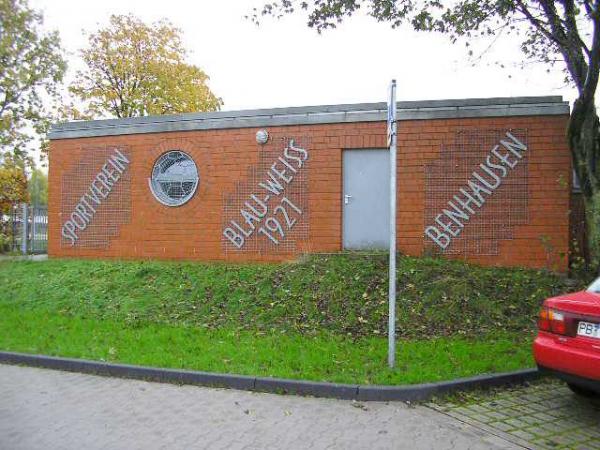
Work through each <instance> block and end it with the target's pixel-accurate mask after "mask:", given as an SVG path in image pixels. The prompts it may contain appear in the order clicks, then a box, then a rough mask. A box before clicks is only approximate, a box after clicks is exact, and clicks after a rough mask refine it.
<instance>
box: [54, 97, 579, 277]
mask: <svg viewBox="0 0 600 450" xmlns="http://www.w3.org/2000/svg"><path fill="white" fill-rule="evenodd" d="M386 110H387V107H386V105H385V104H383V103H373V104H357V105H335V106H316V107H301V108H285V109H283V108H282V109H271V110H253V111H234V112H215V113H194V114H183V115H175V116H160V117H143V118H133V119H118V120H117V119H115V120H101V121H89V122H73V123H67V124H61V125H57V126H55V127H54V128H53V129H52V131H51V134H50V138H51V146H50V163H49V164H50V167H49V211H48V212H49V224H50V225H49V254H50V256H51V257H91V258H161V259H191V260H227V261H257V260H258V261H278V260H286V259H292V258H294V257H296V256H297V255H299V254H302V253H306V252H340V251H343V250H355V249H370V248H385V247H386V246H387V242H386V236H387V235H386V233H387V228H386V226H387V225H386V224H387V222H386V217H389V216H388V215H389V197H388V195H389V193H388V192H386V187H387V186H389V171H388V169H387V168H389V157H388V152H387V150H386V138H387V136H386V122H385V120H386ZM568 114H569V106H568V104H567V103H566V102H563V101H562V99H561V98H560V97H524V98H491V99H467V100H440V101H424V102H400V103H398V118H399V121H398V160H397V180H398V181H397V183H398V192H397V210H398V213H397V240H398V242H397V245H398V250H399V251H400V252H402V253H405V254H409V255H423V254H442V255H447V256H449V257H452V258H461V259H466V260H469V261H472V262H477V263H480V264H484V265H506V266H527V267H548V268H552V269H555V270H560V271H565V270H566V269H567V261H568V248H569V200H570V185H571V163H570V156H569V151H568V147H567V143H566V138H565V129H566V125H567V120H568ZM265 132H266V133H265ZM259 141H260V143H259ZM263 141H265V142H263Z"/></svg>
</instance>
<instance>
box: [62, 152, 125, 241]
mask: <svg viewBox="0 0 600 450" xmlns="http://www.w3.org/2000/svg"><path fill="white" fill-rule="evenodd" d="M128 166H129V159H128V158H127V157H126V156H125V155H124V154H123V153H121V152H120V151H119V150H118V149H114V152H113V154H112V155H111V156H110V157H109V158H108V159H107V160H106V163H104V165H103V166H102V167H101V169H100V172H98V174H97V175H96V176H95V177H94V179H93V180H92V182H91V183H90V186H89V188H88V190H87V191H86V192H85V193H84V194H83V195H82V196H81V199H80V200H79V202H78V203H77V205H75V208H74V211H73V212H72V213H71V216H70V217H69V219H68V220H67V221H66V222H65V223H64V224H63V226H62V235H63V237H64V238H65V239H67V240H69V241H70V243H71V246H73V245H75V242H77V240H78V239H79V233H80V232H82V231H84V230H85V229H86V228H87V227H88V225H89V224H90V223H91V222H92V220H93V218H94V215H95V214H96V211H97V210H98V208H99V207H100V205H101V204H102V203H103V202H104V201H105V200H106V199H107V198H108V196H109V195H110V193H111V192H112V190H113V188H114V186H115V185H116V183H117V182H118V181H119V179H120V178H121V175H123V173H124V172H125V171H126V170H127V167H128Z"/></svg>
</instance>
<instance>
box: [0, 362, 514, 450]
mask: <svg viewBox="0 0 600 450" xmlns="http://www.w3.org/2000/svg"><path fill="white" fill-rule="evenodd" d="M100 448H106V449H138V448H139V449H142V448H143V449H159V448H165V449H191V448H210V449H259V448H260V449H263V448H273V449H275V448H277V449H279V448H281V449H296V448H302V449H309V448H314V449H326V448H331V449H352V448H356V449H369V450H370V449H386V448H394V449H405V448H406V449H411V450H416V449H433V448H435V449H439V450H442V449H457V450H466V449H500V448H504V449H510V448H518V447H515V446H514V445H513V444H511V443H509V442H508V441H506V440H504V439H501V438H499V437H496V436H494V435H492V434H488V433H485V432H483V431H480V430H478V429H477V428H475V427H472V426H470V425H466V424H464V423H463V422H461V421H459V420H456V419H453V418H451V417H449V416H447V415H445V414H441V413H439V412H436V411H434V410H432V409H429V408H426V407H422V406H417V407H410V406H408V405H406V404H404V403H387V404H386V403H373V402H369V403H364V404H362V403H356V402H350V401H342V400H331V399H317V398H304V397H295V396H279V395H273V394H257V393H250V392H241V391H234V390H223V389H209V388H200V387H193V386H174V385H168V384H159V383H147V382H142V381H133V380H122V379H116V378H103V377H96V376H91V375H83V374H76V373H66V372H58V371H52V370H45V369H35V368H28V367H16V366H8V365H1V364H0V449H10V450H17V449H85V450H92V449H100Z"/></svg>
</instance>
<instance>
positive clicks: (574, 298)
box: [544, 291, 600, 316]
mask: <svg viewBox="0 0 600 450" xmlns="http://www.w3.org/2000/svg"><path fill="white" fill-rule="evenodd" d="M544 304H545V305H546V306H548V307H550V308H556V309H560V310H562V311H568V312H572V313H577V314H584V315H591V316H600V294H596V293H594V292H588V291H580V292H573V293H571V294H565V295H560V296H558V297H552V298H549V299H547V300H546V301H545V302H544Z"/></svg>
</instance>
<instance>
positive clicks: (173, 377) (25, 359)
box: [0, 351, 540, 401]
mask: <svg viewBox="0 0 600 450" xmlns="http://www.w3.org/2000/svg"><path fill="white" fill-rule="evenodd" d="M0 364H15V365H26V366H33V367H41V368H45V369H54V370H63V371H67V372H80V373H87V374H92V375H101V376H109V377H120V378H131V379H135V380H144V381H155V382H161V383H175V384H192V385H197V386H208V387H220V388H231V389H239V390H244V391H256V392H271V393H277V394H296V395H311V396H314V397H328V398H339V399H345V400H361V401H371V400H373V401H390V400H391V401H422V400H428V399H430V398H431V397H433V396H435V395H440V394H446V393H450V392H453V391H460V390H469V389H475V388H489V387H496V386H504V385H511V384H518V383H523V382H525V381H529V380H534V379H536V378H539V377H540V373H539V372H538V371H537V369H525V370H518V371H515V372H505V373H500V374H494V375H479V376H476V377H469V378H459V379H456V380H451V381H442V382H439V383H424V384H415V385H404V386H378V385H360V384H337V383H321V382H315V381H305V380H288V379H282V378H266V377H253V376H245V375H229V374H220V373H211V372H197V371H190V370H178V369H161V368H156V367H144V366H132V365H128V364H111V363H105V362H98V361H89V360H85V359H73V358H59V357H54V356H44V355H30V354H25V353H14V352H2V351H0Z"/></svg>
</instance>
